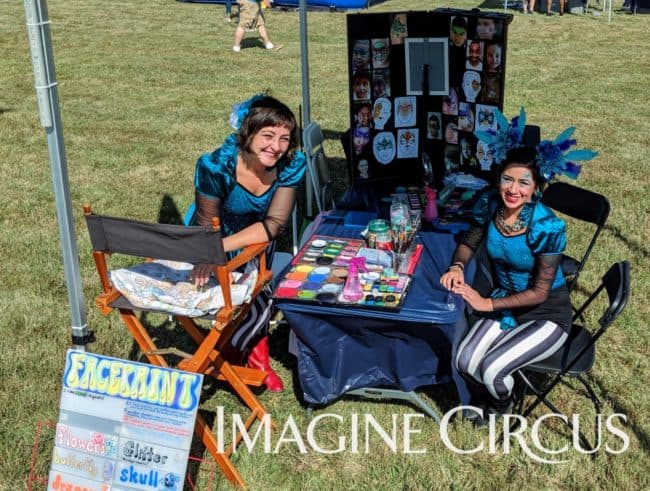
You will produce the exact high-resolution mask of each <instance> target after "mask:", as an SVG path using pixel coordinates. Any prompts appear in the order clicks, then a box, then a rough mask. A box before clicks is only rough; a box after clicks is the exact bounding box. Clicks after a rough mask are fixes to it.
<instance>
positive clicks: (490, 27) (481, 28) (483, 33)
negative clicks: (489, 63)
mask: <svg viewBox="0 0 650 491" xmlns="http://www.w3.org/2000/svg"><path fill="white" fill-rule="evenodd" d="M496 30H497V26H496V24H495V23H494V19H482V18H481V19H479V20H478V21H477V23H476V35H477V36H478V38H479V39H493V38H494V34H495V33H496Z"/></svg>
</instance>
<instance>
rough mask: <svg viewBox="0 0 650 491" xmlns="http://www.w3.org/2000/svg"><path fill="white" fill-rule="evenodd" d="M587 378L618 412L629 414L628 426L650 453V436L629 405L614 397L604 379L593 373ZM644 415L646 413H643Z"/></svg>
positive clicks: (644, 448) (643, 447)
mask: <svg viewBox="0 0 650 491" xmlns="http://www.w3.org/2000/svg"><path fill="white" fill-rule="evenodd" d="M587 378H588V379H589V381H590V382H591V383H592V384H594V385H596V386H597V387H598V390H599V391H600V393H601V394H602V397H603V399H605V400H606V401H607V402H608V403H609V404H610V406H612V409H613V410H614V412H616V413H621V414H625V415H626V416H627V418H628V419H627V426H628V427H629V428H630V429H631V430H632V431H633V432H634V434H635V435H636V437H637V438H638V439H639V444H640V445H641V448H642V449H643V450H644V452H645V453H650V436H649V435H648V433H646V432H645V430H644V429H643V428H642V426H641V424H639V422H638V421H637V420H636V419H633V418H631V417H630V412H629V409H630V408H628V407H625V406H623V405H622V404H621V403H620V401H618V400H617V399H615V398H614V397H612V395H611V393H610V391H609V390H608V389H607V388H606V387H605V386H604V385H603V383H602V381H601V380H600V379H599V378H597V377H594V376H593V375H592V374H588V375H587ZM641 416H642V417H643V416H644V415H641Z"/></svg>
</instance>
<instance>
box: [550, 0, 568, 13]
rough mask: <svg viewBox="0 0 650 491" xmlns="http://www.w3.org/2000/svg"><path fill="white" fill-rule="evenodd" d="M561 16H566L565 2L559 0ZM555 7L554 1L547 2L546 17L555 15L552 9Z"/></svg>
mask: <svg viewBox="0 0 650 491" xmlns="http://www.w3.org/2000/svg"><path fill="white" fill-rule="evenodd" d="M558 3H559V7H560V15H564V0H559V2H558ZM552 5H553V0H546V15H553V12H552V11H551V7H552Z"/></svg>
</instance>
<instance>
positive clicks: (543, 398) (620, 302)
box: [517, 261, 630, 449]
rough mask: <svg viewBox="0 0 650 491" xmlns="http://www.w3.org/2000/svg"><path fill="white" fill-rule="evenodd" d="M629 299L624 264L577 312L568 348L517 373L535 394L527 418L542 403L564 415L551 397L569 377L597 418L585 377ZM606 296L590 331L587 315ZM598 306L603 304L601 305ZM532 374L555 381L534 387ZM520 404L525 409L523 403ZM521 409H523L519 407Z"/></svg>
mask: <svg viewBox="0 0 650 491" xmlns="http://www.w3.org/2000/svg"><path fill="white" fill-rule="evenodd" d="M629 295H630V263H629V262H627V261H621V262H618V263H616V264H614V265H613V266H611V267H610V268H609V270H608V271H607V273H605V275H604V276H603V278H602V281H601V282H600V284H599V285H598V287H597V288H596V289H595V290H594V291H593V293H592V294H591V295H590V296H589V297H588V298H587V299H586V300H585V302H584V303H583V304H582V306H580V307H579V308H578V309H577V311H576V313H575V315H574V317H573V322H574V324H573V326H572V328H571V332H570V334H569V339H568V340H567V342H566V343H565V345H564V346H563V347H562V348H561V349H560V350H558V351H557V352H556V353H555V354H553V356H551V357H550V358H547V359H545V360H542V361H540V362H537V363H534V364H532V365H528V366H526V367H524V368H522V369H520V370H518V371H517V375H518V377H519V378H520V379H521V380H522V381H523V383H524V386H525V389H526V390H527V391H530V392H532V393H533V394H535V400H534V401H533V403H532V404H530V405H529V406H528V407H527V408H526V410H525V411H523V413H522V415H523V416H528V415H529V414H530V413H531V412H532V411H533V410H534V409H535V408H536V407H537V406H538V405H539V404H540V403H543V404H544V405H546V406H547V407H548V408H550V409H551V410H552V411H553V412H555V413H558V414H561V413H562V411H560V410H559V409H558V408H557V407H556V406H555V405H553V403H551V402H550V400H549V399H548V395H549V393H550V392H551V391H552V390H553V389H554V388H555V387H556V386H557V385H558V384H559V383H560V382H561V381H562V380H563V378H564V377H566V376H568V377H575V378H576V379H577V380H578V381H579V382H580V383H581V384H582V385H583V386H584V388H585V390H586V391H587V393H588V395H589V398H590V399H591V401H592V403H593V404H594V407H595V410H596V415H598V414H599V413H600V401H599V399H598V397H597V396H596V394H595V392H594V391H593V389H592V388H591V385H590V383H589V382H588V380H587V379H586V378H585V377H583V375H584V374H585V373H586V372H588V371H589V370H591V368H592V367H593V365H594V361H595V359H596V343H597V341H598V340H599V339H600V337H601V336H602V335H603V334H604V333H605V332H606V331H607V329H608V328H609V327H610V326H611V325H612V323H613V322H614V321H615V320H616V319H617V318H618V316H619V315H620V314H621V312H622V311H623V309H624V308H625V305H626V304H627V301H628V298H629ZM603 296H604V299H605V300H606V302H605V305H606V306H605V309H604V310H603V313H602V314H601V315H600V316H598V317H597V320H596V321H595V322H594V323H593V327H590V326H588V325H587V324H586V323H584V322H582V320H583V319H585V318H587V319H589V318H592V317H593V316H591V315H588V311H589V310H591V309H593V308H594V305H596V304H595V303H594V301H595V300H596V299H597V298H600V297H603ZM598 305H601V304H600V303H598ZM586 314H587V315H586ZM578 322H579V323H578ZM530 372H534V373H538V374H554V377H553V379H552V380H551V381H550V382H549V383H547V384H546V385H542V386H540V385H537V384H535V383H533V381H532V380H531V379H530V378H529V376H528V374H529V373H530ZM521 402H522V406H523V402H524V401H523V399H522V401H521ZM521 409H523V407H520V410H521ZM568 421H569V423H567V424H568V426H569V427H571V428H572V429H573V427H572V426H571V424H570V418H569V419H568ZM597 423H598V422H597V421H596V424H597ZM579 436H580V439H581V441H582V443H583V445H584V446H585V448H586V449H592V448H593V446H592V445H591V443H590V442H589V440H588V439H587V438H586V437H585V435H584V434H583V433H582V432H579Z"/></svg>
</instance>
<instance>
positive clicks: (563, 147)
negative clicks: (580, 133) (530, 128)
mask: <svg viewBox="0 0 650 491" xmlns="http://www.w3.org/2000/svg"><path fill="white" fill-rule="evenodd" d="M495 114H496V119H497V124H498V126H497V128H498V129H497V131H493V130H488V131H475V132H474V134H475V135H476V137H477V138H478V139H479V140H481V141H482V142H485V143H487V144H488V145H489V146H490V148H491V149H492V152H493V154H494V161H495V162H496V163H498V164H500V163H501V162H503V161H504V160H505V158H506V155H507V154H508V151H509V150H511V149H513V148H517V147H520V146H521V140H522V137H523V134H524V128H525V126H526V111H524V108H523V107H522V108H521V109H520V110H519V115H518V116H515V117H514V118H512V120H511V121H510V123H508V120H507V119H506V117H505V116H504V115H503V113H502V112H501V111H499V110H498V109H497V110H496V111H495ZM574 131H575V126H571V127H570V128H567V129H565V130H564V131H563V132H562V133H560V134H559V135H558V137H557V138H555V140H552V141H551V140H542V141H541V142H539V144H538V145H537V147H535V149H536V150H537V159H536V161H537V167H538V169H539V174H540V176H541V178H542V179H543V180H544V181H545V182H549V181H552V180H554V179H555V178H556V177H557V176H558V175H560V174H564V175H565V176H568V177H570V178H571V179H576V178H577V177H578V174H580V169H581V165H580V164H577V163H576V161H585V160H591V159H593V158H594V157H596V156H597V155H598V152H594V151H593V150H586V149H583V150H571V151H569V149H570V148H571V147H573V146H574V145H575V144H576V141H575V139H572V138H571V136H572V135H573V132H574Z"/></svg>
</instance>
